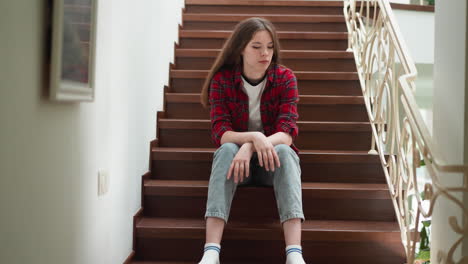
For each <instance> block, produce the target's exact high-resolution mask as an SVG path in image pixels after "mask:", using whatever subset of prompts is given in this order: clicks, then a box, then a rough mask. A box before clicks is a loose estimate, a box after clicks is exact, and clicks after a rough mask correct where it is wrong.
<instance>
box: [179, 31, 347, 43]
mask: <svg viewBox="0 0 468 264" xmlns="http://www.w3.org/2000/svg"><path fill="white" fill-rule="evenodd" d="M231 33H232V30H201V29H200V30H199V29H181V30H180V31H179V37H181V38H223V39H224V38H228V37H229V36H230V35H231ZM277 35H278V38H279V39H301V40H304V39H337V40H346V39H348V33H347V32H320V31H318V32H317V31H277Z"/></svg>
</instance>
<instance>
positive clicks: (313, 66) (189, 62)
mask: <svg viewBox="0 0 468 264" xmlns="http://www.w3.org/2000/svg"><path fill="white" fill-rule="evenodd" d="M214 60H215V58H187V57H177V58H176V63H175V65H176V69H181V70H209V69H211V67H212V66H213V63H214ZM282 63H283V64H284V65H285V66H286V67H288V68H290V69H292V70H293V71H331V72H356V64H355V62H354V59H283V60H282Z"/></svg>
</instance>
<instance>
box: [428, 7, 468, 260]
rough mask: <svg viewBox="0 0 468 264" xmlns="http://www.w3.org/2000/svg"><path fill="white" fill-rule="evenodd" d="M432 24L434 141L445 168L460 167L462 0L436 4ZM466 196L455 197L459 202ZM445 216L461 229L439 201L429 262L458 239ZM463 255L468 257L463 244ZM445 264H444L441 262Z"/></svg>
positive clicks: (449, 206) (448, 178)
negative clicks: (455, 165) (454, 165)
mask: <svg viewBox="0 0 468 264" xmlns="http://www.w3.org/2000/svg"><path fill="white" fill-rule="evenodd" d="M435 8H436V10H435V11H436V12H435V13H436V18H435V19H436V22H437V23H436V24H435V33H436V38H435V60H434V121H433V122H434V123H433V124H434V141H435V142H436V143H437V149H438V150H439V153H440V154H441V155H442V157H443V158H444V159H445V160H446V161H447V162H448V163H449V164H463V162H464V160H466V158H464V157H466V155H468V153H466V152H465V151H466V150H468V148H467V146H468V133H467V132H466V131H465V128H466V122H468V120H467V111H468V106H467V105H466V102H465V98H466V92H467V75H466V73H467V62H468V61H467V52H466V51H467V47H468V46H467V44H468V43H467V41H466V40H467V32H466V30H467V14H468V13H467V8H468V6H467V3H466V1H465V0H456V1H438V2H437V4H436V6H435ZM441 183H442V184H443V185H444V186H462V185H463V179H462V177H460V176H459V175H455V174H442V175H441ZM466 195H467V194H466V193H464V194H461V195H456V197H458V198H459V199H461V201H464V200H465V207H466V206H467V203H466V200H467V197H464V196H466ZM449 216H455V217H456V219H457V221H458V223H459V224H461V225H462V226H463V218H462V215H461V209H460V208H459V207H458V206H455V204H454V203H453V202H450V201H448V200H447V199H445V198H444V199H439V201H438V202H437V203H436V205H435V209H434V216H433V220H432V225H433V227H432V248H431V255H432V260H433V261H432V262H431V263H434V264H436V263H439V262H438V261H437V253H438V251H439V250H442V251H445V252H448V250H449V248H450V247H451V246H452V245H453V244H454V241H455V240H457V239H459V238H460V236H459V235H457V234H455V233H454V232H453V231H452V228H450V226H449V220H448V217H449ZM462 247H464V248H465V250H464V252H463V255H465V256H467V255H468V250H466V249H468V246H467V243H466V241H464V242H463V243H462ZM461 252H462V250H461V247H458V248H457V250H456V252H455V259H454V261H455V263H458V261H459V260H460V258H459V257H460V255H461V254H462V253H461ZM444 263H445V262H444Z"/></svg>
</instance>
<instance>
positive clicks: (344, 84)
mask: <svg viewBox="0 0 468 264" xmlns="http://www.w3.org/2000/svg"><path fill="white" fill-rule="evenodd" d="M204 81H205V80H204V79H182V78H171V88H170V91H171V92H173V93H199V92H200V91H201V87H202V85H203V83H204ZM297 87H298V88H299V94H301V95H358V96H362V91H361V88H360V85H359V81H335V80H301V79H298V84H297Z"/></svg>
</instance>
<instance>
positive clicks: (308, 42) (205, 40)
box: [179, 30, 348, 51]
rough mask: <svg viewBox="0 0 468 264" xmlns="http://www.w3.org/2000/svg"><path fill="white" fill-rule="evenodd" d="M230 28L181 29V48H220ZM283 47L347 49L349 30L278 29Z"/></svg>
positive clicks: (291, 48)
mask: <svg viewBox="0 0 468 264" xmlns="http://www.w3.org/2000/svg"><path fill="white" fill-rule="evenodd" d="M231 33H232V31H229V30H180V31H179V37H180V41H179V47H180V48H192V49H193V48H198V49H201V48H204V49H219V48H221V47H222V46H223V44H224V42H225V41H226V39H227V38H228V37H229V36H230V35H231ZM277 34H278V38H279V40H280V46H281V48H282V49H287V50H342V51H344V50H346V49H347V48H348V40H347V39H348V33H347V32H313V31H301V32H299V31H277Z"/></svg>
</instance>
